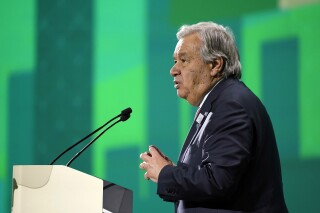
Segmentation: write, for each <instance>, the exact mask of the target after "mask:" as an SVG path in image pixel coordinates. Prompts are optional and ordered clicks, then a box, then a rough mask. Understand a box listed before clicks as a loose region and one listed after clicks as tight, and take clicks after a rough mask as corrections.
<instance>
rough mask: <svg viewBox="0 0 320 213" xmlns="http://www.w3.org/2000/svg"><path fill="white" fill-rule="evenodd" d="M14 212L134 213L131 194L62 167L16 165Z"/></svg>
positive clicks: (13, 181) (14, 167)
mask: <svg viewBox="0 0 320 213" xmlns="http://www.w3.org/2000/svg"><path fill="white" fill-rule="evenodd" d="M12 183H13V184H12V210H11V213H43V212H46V213H132V191H131V190H129V189H126V188H123V187H121V186H119V185H116V184H114V183H111V182H108V181H105V180H102V179H99V178H96V177H94V176H91V175H88V174H85V173H83V172H80V171H78V170H75V169H72V168H69V167H66V166H62V165H28V166H13V179H12Z"/></svg>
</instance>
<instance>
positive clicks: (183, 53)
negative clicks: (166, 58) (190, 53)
mask: <svg viewBox="0 0 320 213" xmlns="http://www.w3.org/2000/svg"><path fill="white" fill-rule="evenodd" d="M176 55H177V56H178V57H182V56H186V55H187V53H186V52H182V53H178V54H173V58H175V56H176Z"/></svg>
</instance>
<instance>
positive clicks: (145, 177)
mask: <svg viewBox="0 0 320 213" xmlns="http://www.w3.org/2000/svg"><path fill="white" fill-rule="evenodd" d="M144 179H146V180H150V178H149V177H148V172H146V173H144Z"/></svg>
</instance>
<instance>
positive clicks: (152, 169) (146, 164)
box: [139, 146, 173, 183]
mask: <svg viewBox="0 0 320 213" xmlns="http://www.w3.org/2000/svg"><path fill="white" fill-rule="evenodd" d="M140 158H141V159H142V160H143V162H142V163H141V164H140V166H139V167H140V169H144V170H146V173H145V174H144V178H145V179H147V180H152V181H153V182H155V183H157V182H158V177H159V174H160V171H161V170H162V168H163V167H165V166H166V165H173V163H172V161H171V160H170V159H169V158H168V157H167V156H165V155H164V154H163V153H162V152H161V151H160V150H159V149H158V148H157V147H155V146H149V152H145V153H142V154H141V155H140Z"/></svg>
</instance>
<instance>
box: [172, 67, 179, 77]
mask: <svg viewBox="0 0 320 213" xmlns="http://www.w3.org/2000/svg"><path fill="white" fill-rule="evenodd" d="M179 73H180V69H179V68H178V67H177V64H175V65H173V67H172V68H171V69H170V75H171V76H173V77H174V76H176V75H179Z"/></svg>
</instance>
